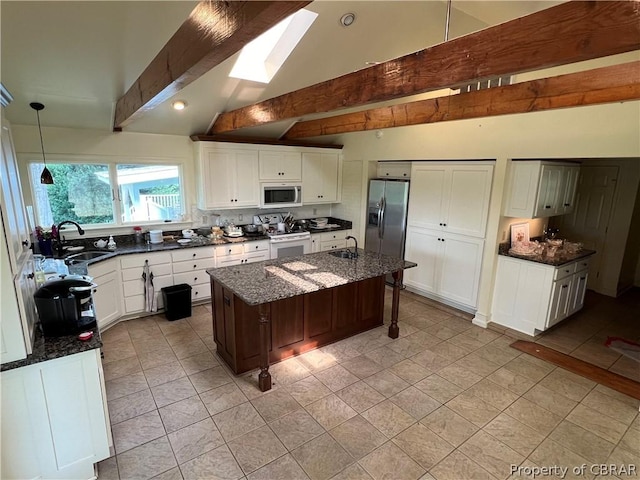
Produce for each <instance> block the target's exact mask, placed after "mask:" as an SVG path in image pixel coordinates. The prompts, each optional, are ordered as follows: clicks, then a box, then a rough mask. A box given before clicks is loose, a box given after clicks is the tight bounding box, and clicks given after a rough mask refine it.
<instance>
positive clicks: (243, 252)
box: [216, 240, 270, 267]
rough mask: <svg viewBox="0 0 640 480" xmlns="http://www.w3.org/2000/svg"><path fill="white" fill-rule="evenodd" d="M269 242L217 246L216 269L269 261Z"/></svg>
mask: <svg viewBox="0 0 640 480" xmlns="http://www.w3.org/2000/svg"><path fill="white" fill-rule="evenodd" d="M269 247H270V244H269V240H257V241H255V242H243V243H232V244H229V245H218V246H216V267H229V266H231V265H240V264H243V263H253V262H261V261H263V260H269V256H270V252H269Z"/></svg>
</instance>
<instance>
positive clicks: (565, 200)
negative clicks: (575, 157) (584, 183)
mask: <svg viewBox="0 0 640 480" xmlns="http://www.w3.org/2000/svg"><path fill="white" fill-rule="evenodd" d="M579 175H580V166H579V165H578V164H575V163H574V164H572V163H560V162H549V161H540V160H517V161H513V162H511V167H510V170H509V173H508V177H507V192H506V203H505V208H504V216H506V217H518V218H543V217H553V216H556V215H565V214H567V213H571V212H572V211H573V208H574V203H575V195H576V188H577V184H578V176H579Z"/></svg>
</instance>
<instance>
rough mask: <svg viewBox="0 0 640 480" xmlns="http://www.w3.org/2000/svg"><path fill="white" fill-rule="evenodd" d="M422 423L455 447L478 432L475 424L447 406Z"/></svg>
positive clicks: (427, 417) (421, 421)
mask: <svg viewBox="0 0 640 480" xmlns="http://www.w3.org/2000/svg"><path fill="white" fill-rule="evenodd" d="M420 423H421V424H422V425H424V426H426V427H427V428H429V429H430V430H431V431H433V432H435V433H437V434H438V435H439V436H440V437H442V438H443V439H445V440H446V441H447V442H449V443H450V444H451V445H453V446H455V447H458V446H460V445H462V444H463V443H464V442H465V441H467V439H468V438H469V437H471V436H472V435H473V434H474V433H476V432H477V431H478V427H476V426H475V425H474V424H473V423H471V422H470V421H468V420H467V419H466V418H464V417H462V416H460V415H458V414H457V413H456V412H454V411H453V410H451V409H450V408H448V407H445V406H442V407H440V408H439V409H437V410H436V411H434V412H432V413H430V414H429V415H427V416H426V417H425V418H423V419H422V420H420Z"/></svg>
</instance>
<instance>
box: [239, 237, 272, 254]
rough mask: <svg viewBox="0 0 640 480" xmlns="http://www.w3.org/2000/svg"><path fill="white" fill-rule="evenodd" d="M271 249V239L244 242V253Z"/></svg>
mask: <svg viewBox="0 0 640 480" xmlns="http://www.w3.org/2000/svg"><path fill="white" fill-rule="evenodd" d="M268 250H269V240H260V241H257V242H247V243H245V244H244V253H252V252H265V251H268Z"/></svg>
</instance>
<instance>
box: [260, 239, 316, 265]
mask: <svg viewBox="0 0 640 480" xmlns="http://www.w3.org/2000/svg"><path fill="white" fill-rule="evenodd" d="M306 253H311V238H304V239H295V240H294V239H292V240H287V239H286V238H272V239H271V255H270V258H271V259H272V260H273V259H274V258H285V257H297V256H300V255H304V254H306Z"/></svg>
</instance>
